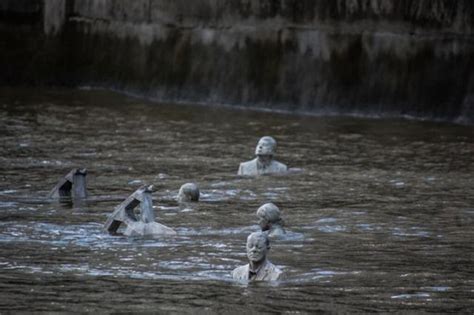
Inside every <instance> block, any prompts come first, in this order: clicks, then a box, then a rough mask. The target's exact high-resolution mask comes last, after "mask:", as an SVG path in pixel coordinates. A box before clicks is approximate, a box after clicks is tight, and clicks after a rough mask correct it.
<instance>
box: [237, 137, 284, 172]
mask: <svg viewBox="0 0 474 315" xmlns="http://www.w3.org/2000/svg"><path fill="white" fill-rule="evenodd" d="M275 151H276V141H275V139H273V138H272V137H268V136H266V137H263V138H261V139H260V140H259V141H258V143H257V147H256V148H255V155H256V156H257V157H256V158H255V159H253V160H251V161H247V162H244V163H240V167H239V171H238V173H237V174H238V175H247V176H255V175H262V174H276V173H284V172H286V171H287V167H286V165H285V164H283V163H280V162H278V161H276V160H274V159H273V156H274V155H275Z"/></svg>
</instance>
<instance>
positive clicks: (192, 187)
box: [178, 183, 199, 202]
mask: <svg viewBox="0 0 474 315" xmlns="http://www.w3.org/2000/svg"><path fill="white" fill-rule="evenodd" d="M191 201H196V202H197V201H199V187H198V186H197V185H196V184H194V183H186V184H184V185H183V186H181V188H180V189H179V193H178V202H191Z"/></svg>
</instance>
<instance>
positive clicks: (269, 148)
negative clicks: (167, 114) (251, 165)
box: [255, 137, 276, 155]
mask: <svg viewBox="0 0 474 315" xmlns="http://www.w3.org/2000/svg"><path fill="white" fill-rule="evenodd" d="M275 147H276V141H275V139H273V138H272V137H263V138H261V139H260V140H259V141H258V143H257V147H256V148H255V155H274V154H275Z"/></svg>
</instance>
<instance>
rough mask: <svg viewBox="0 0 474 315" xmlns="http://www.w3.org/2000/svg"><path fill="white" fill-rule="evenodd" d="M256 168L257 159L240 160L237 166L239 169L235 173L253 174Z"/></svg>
mask: <svg viewBox="0 0 474 315" xmlns="http://www.w3.org/2000/svg"><path fill="white" fill-rule="evenodd" d="M256 170H257V159H253V160H250V161H246V162H242V163H240V166H239V171H238V173H237V175H255V174H254V173H255V172H256Z"/></svg>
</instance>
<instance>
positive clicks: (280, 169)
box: [273, 160, 288, 171]
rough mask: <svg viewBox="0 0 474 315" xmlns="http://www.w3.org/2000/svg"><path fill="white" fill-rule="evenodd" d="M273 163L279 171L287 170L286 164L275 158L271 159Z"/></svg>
mask: <svg viewBox="0 0 474 315" xmlns="http://www.w3.org/2000/svg"><path fill="white" fill-rule="evenodd" d="M273 162H274V163H275V167H276V168H277V169H278V170H279V171H287V170H288V167H287V166H286V164H283V163H281V162H278V161H276V160H274V161H273Z"/></svg>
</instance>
